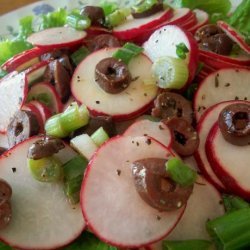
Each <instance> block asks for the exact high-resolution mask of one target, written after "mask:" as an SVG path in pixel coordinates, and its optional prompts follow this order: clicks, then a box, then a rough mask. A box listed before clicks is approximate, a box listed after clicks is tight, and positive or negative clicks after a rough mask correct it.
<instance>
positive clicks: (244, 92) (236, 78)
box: [194, 68, 250, 121]
mask: <svg viewBox="0 0 250 250" xmlns="http://www.w3.org/2000/svg"><path fill="white" fill-rule="evenodd" d="M249 79H250V70H246V69H235V68H231V69H221V70H218V71H215V72H214V73H212V74H210V75H209V76H208V77H207V78H206V79H205V80H204V81H203V82H201V83H200V84H199V87H198V89H197V91H196V94H195V97H194V110H195V116H196V120H197V121H199V119H200V117H201V115H202V114H203V113H204V111H205V110H206V109H207V108H209V107H211V106H213V105H214V104H216V103H219V102H223V101H230V100H250V88H249Z"/></svg>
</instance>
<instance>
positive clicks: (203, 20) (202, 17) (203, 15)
mask: <svg viewBox="0 0 250 250" xmlns="http://www.w3.org/2000/svg"><path fill="white" fill-rule="evenodd" d="M193 12H194V13H195V15H196V18H197V24H196V25H195V26H193V27H190V28H189V31H190V32H192V33H193V34H194V33H195V32H196V30H197V29H199V28H200V27H201V26H203V25H205V24H207V23H208V20H209V15H208V14H207V12H205V11H203V10H199V9H195V10H193Z"/></svg>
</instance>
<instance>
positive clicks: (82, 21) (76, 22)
mask: <svg viewBox="0 0 250 250" xmlns="http://www.w3.org/2000/svg"><path fill="white" fill-rule="evenodd" d="M66 23H67V24H68V25H69V26H70V27H72V28H74V29H76V30H85V29H87V28H89V27H90V25H91V20H90V19H89V18H88V17H87V16H83V15H81V14H79V13H71V14H69V15H68V16H67V18H66Z"/></svg>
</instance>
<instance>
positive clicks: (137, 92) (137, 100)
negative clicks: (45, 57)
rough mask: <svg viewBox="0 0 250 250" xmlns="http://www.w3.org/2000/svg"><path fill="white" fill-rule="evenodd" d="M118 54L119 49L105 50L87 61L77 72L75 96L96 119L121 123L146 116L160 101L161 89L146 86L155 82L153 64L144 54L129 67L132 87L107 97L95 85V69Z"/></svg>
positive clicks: (75, 74)
mask: <svg viewBox="0 0 250 250" xmlns="http://www.w3.org/2000/svg"><path fill="white" fill-rule="evenodd" d="M116 50H117V48H105V49H101V50H98V51H96V52H94V53H92V54H90V55H89V56H88V57H86V58H85V59H84V60H83V61H82V62H81V63H80V64H79V66H78V67H77V69H76V70H75V73H74V75H73V77H72V80H71V92H72V95H73V96H74V98H75V99H76V100H77V101H78V102H80V103H83V104H85V105H86V106H87V107H88V109H89V110H90V112H91V113H92V114H93V115H103V114H105V115H110V116H112V117H113V118H114V119H115V120H119V121H120V120H127V119H129V118H133V117H136V116H139V115H140V114H142V113H144V112H145V111H146V110H147V109H148V108H149V107H150V105H151V103H152V101H153V100H154V98H155V97H156V95H157V90H158V88H157V86H156V85H155V84H152V85H146V84H144V80H146V79H152V75H151V67H152V62H151V61H150V60H149V59H148V58H147V57H146V56H145V55H144V54H140V55H139V56H137V57H135V58H133V59H132V60H131V61H130V63H129V64H128V69H129V71H130V73H131V75H132V78H133V79H134V80H133V81H132V82H131V83H130V85H129V86H128V87H127V88H126V89H125V90H123V91H122V92H120V93H118V94H109V93H106V92H105V91H104V90H103V89H102V88H101V87H100V86H99V85H98V83H97V82H96V81H95V67H96V65H97V63H99V62H100V61H101V60H102V59H104V58H107V57H111V56H112V54H113V53H114V52H115V51H116Z"/></svg>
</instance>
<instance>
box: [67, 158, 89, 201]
mask: <svg viewBox="0 0 250 250" xmlns="http://www.w3.org/2000/svg"><path fill="white" fill-rule="evenodd" d="M87 164H88V161H87V160H86V159H85V158H83V157H81V156H80V155H77V156H75V157H74V158H72V159H71V160H70V161H68V162H66V163H65V164H64V165H63V171H64V192H65V194H66V196H67V197H68V199H69V201H70V203H71V204H77V203H78V202H79V200H80V195H79V194H80V189H81V184H82V178H83V174H84V171H85V169H86V167H87Z"/></svg>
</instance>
